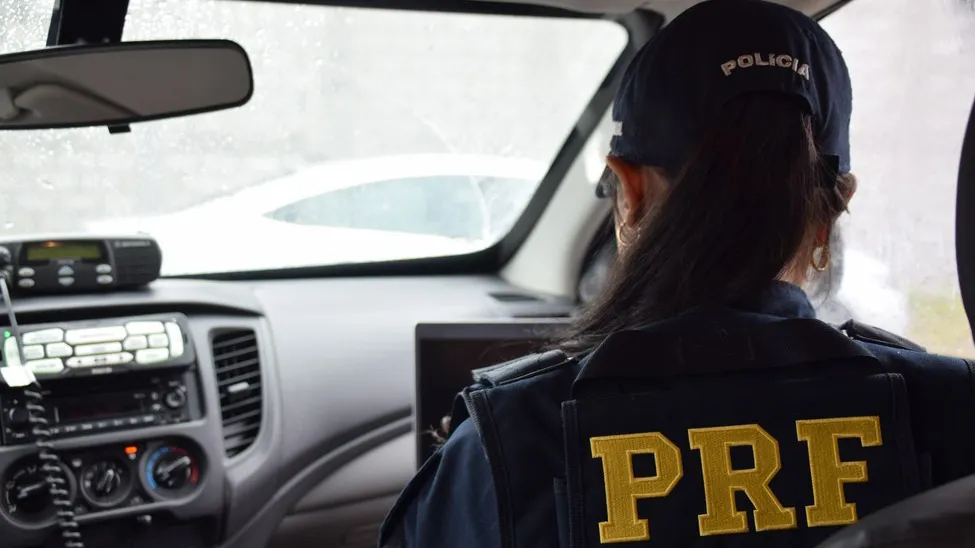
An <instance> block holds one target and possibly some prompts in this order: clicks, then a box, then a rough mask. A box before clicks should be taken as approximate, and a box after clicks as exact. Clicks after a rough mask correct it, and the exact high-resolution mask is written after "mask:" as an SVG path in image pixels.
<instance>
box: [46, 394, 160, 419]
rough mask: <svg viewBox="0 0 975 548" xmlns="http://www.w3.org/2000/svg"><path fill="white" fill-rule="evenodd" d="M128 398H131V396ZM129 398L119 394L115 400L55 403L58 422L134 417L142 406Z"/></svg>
mask: <svg viewBox="0 0 975 548" xmlns="http://www.w3.org/2000/svg"><path fill="white" fill-rule="evenodd" d="M129 398H131V395H130V396H129ZM129 398H126V397H125V396H124V395H121V394H120V395H119V396H118V397H116V398H112V397H108V398H104V397H100V398H98V399H99V401H85V400H71V401H64V402H57V404H56V406H57V410H58V422H59V423H64V422H84V421H92V420H98V419H103V418H106V417H118V416H124V415H134V414H137V413H139V412H141V411H142V405H141V403H140V402H139V400H136V399H134V398H131V399H129Z"/></svg>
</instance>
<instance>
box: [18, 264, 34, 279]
mask: <svg viewBox="0 0 975 548" xmlns="http://www.w3.org/2000/svg"><path fill="white" fill-rule="evenodd" d="M17 275H18V276H20V277H22V278H30V277H31V276H33V275H34V269H33V268H31V267H29V266H24V267H21V268H20V270H18V271H17Z"/></svg>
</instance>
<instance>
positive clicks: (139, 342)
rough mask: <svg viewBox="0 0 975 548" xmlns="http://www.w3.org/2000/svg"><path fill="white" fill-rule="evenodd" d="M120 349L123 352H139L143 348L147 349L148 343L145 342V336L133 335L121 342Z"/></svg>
mask: <svg viewBox="0 0 975 548" xmlns="http://www.w3.org/2000/svg"><path fill="white" fill-rule="evenodd" d="M122 348H124V349H125V350H141V349H143V348H149V341H148V340H146V336H145V335H133V336H131V337H127V338H126V339H125V340H124V341H122Z"/></svg>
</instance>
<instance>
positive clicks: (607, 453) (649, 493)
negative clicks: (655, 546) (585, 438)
mask: <svg viewBox="0 0 975 548" xmlns="http://www.w3.org/2000/svg"><path fill="white" fill-rule="evenodd" d="M589 444H590V446H591V448H592V456H593V458H598V459H602V462H603V482H604V484H605V489H606V518H607V519H606V521H603V522H600V523H599V541H600V542H601V543H603V544H608V543H612V542H635V541H641V540H649V539H650V526H649V524H648V523H647V520H646V519H640V518H639V516H637V509H636V502H637V500H638V499H642V498H650V497H665V496H667V495H668V494H669V493H670V491H671V490H672V489H673V488H674V486H675V485H677V482H678V481H679V480H680V478H681V477H682V476H683V475H684V468H683V465H682V463H681V455H680V449H678V448H677V446H676V445H674V444H673V442H671V441H670V440H668V439H667V438H666V437H664V435H663V434H660V433H658V432H649V433H645V434H630V435H622V436H601V437H595V438H591V439H590V440H589ZM644 453H646V454H652V455H653V458H654V461H655V462H656V465H657V474H656V475H655V476H652V477H644V478H637V477H634V475H633V455H636V454H644Z"/></svg>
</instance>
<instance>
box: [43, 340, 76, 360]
mask: <svg viewBox="0 0 975 548" xmlns="http://www.w3.org/2000/svg"><path fill="white" fill-rule="evenodd" d="M71 354H72V350H71V346H70V345H68V344H65V343H63V342H58V343H51V344H49V345H47V357H48V358H66V357H68V356H70V355H71Z"/></svg>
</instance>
